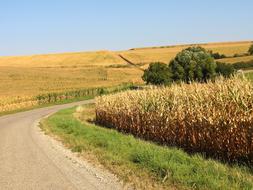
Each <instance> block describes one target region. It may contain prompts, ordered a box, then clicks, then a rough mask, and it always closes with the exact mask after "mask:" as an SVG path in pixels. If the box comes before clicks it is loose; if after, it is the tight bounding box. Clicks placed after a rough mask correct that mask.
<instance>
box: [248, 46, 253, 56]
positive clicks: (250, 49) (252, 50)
mask: <svg viewBox="0 0 253 190" xmlns="http://www.w3.org/2000/svg"><path fill="white" fill-rule="evenodd" d="M249 54H250V55H253V44H252V45H251V46H250V48H249Z"/></svg>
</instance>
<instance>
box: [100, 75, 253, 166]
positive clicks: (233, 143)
mask: <svg viewBox="0 0 253 190" xmlns="http://www.w3.org/2000/svg"><path fill="white" fill-rule="evenodd" d="M96 120H97V122H98V123H99V124H101V125H104V126H107V127H112V128H115V129H117V130H119V131H121V132H126V133H131V134H133V135H135V136H138V137H141V138H144V139H147V140H152V141H155V142H159V143H162V144H166V145H172V146H179V147H181V148H184V149H185V150H187V151H190V152H204V153H206V154H207V155H208V156H212V157H216V158H221V159H225V160H229V161H236V160H237V161H238V160H243V161H247V162H251V163H252V162H253V84H252V83H251V82H249V81H247V80H246V79H242V78H239V77H234V78H232V79H219V80H217V81H216V82H215V83H212V82H209V83H207V84H199V83H192V84H190V85H189V84H179V85H176V84H174V85H172V86H171V87H167V88H153V89H147V90H141V91H127V92H123V93H119V94H116V95H109V96H102V97H98V98H96Z"/></svg>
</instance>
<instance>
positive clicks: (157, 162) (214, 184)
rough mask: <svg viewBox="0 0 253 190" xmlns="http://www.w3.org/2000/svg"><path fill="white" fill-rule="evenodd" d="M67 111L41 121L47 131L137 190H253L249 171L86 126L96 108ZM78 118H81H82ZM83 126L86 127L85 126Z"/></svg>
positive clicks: (88, 124)
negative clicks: (79, 111) (77, 112)
mask: <svg viewBox="0 0 253 190" xmlns="http://www.w3.org/2000/svg"><path fill="white" fill-rule="evenodd" d="M75 111H76V109H75V108H72V109H67V110H63V111H60V112H58V113H57V114H55V115H52V116H51V117H49V118H48V119H46V120H44V121H42V125H41V127H42V129H43V130H44V131H45V132H46V133H48V134H52V135H55V136H57V138H59V139H60V140H62V141H63V143H64V144H65V145H66V146H67V147H69V148H71V149H72V150H73V151H75V152H80V154H81V155H82V156H83V157H85V158H86V159H88V160H90V161H91V162H94V163H95V164H96V163H100V164H102V165H103V166H104V167H106V168H107V169H109V170H110V171H112V172H113V173H115V174H116V175H118V176H119V177H120V178H121V179H123V180H124V181H125V182H128V183H132V184H133V185H134V186H135V187H136V188H137V189H252V188H253V175H252V171H249V169H247V168H246V167H245V168H244V167H239V166H228V165H226V164H222V163H220V162H218V161H214V160H211V159H208V160H206V159H204V158H202V157H201V156H200V155H193V156H190V155H188V154H186V153H185V152H183V151H181V150H179V149H176V148H168V147H162V146H158V145H156V144H154V143H149V142H146V141H143V140H139V139H136V138H134V137H133V136H129V135H124V134H122V133H119V132H117V131H115V130H111V129H106V128H102V127H99V126H96V125H93V124H90V123H88V122H86V120H89V119H92V117H93V114H94V108H93V107H92V106H88V107H85V108H83V110H82V111H81V113H79V114H77V115H76V112H75ZM77 117H78V118H79V119H77ZM81 121H82V122H81Z"/></svg>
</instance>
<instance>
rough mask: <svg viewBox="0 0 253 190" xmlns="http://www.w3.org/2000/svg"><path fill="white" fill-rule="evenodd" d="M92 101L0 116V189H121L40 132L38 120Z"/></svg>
mask: <svg viewBox="0 0 253 190" xmlns="http://www.w3.org/2000/svg"><path fill="white" fill-rule="evenodd" d="M91 102H92V100H87V101H82V102H77V103H71V104H65V105H57V106H52V107H48V108H40V109H36V110H32V111H26V112H22V113H17V114H12V115H7V116H2V117H0V189H1V190H2V189H3V190H8V189H11V190H16V189H17V190H37V189H38V190H40V189H43V190H44V189H45V190H51V189H52V190H65V189H87V190H93V189H94V190H95V189H101V190H102V189H103V190H104V189H105V190H106V189H108V190H109V189H114V190H116V189H122V184H121V183H120V182H118V180H117V178H116V177H115V176H114V175H112V174H110V173H109V172H107V171H103V170H102V169H101V168H98V167H94V166H92V165H91V164H89V163H87V162H86V161H84V160H82V159H80V158H78V156H77V155H75V154H73V153H72V152H71V151H69V150H68V149H66V148H64V147H63V146H62V144H61V143H60V142H58V141H56V140H54V139H52V138H50V137H48V136H46V135H44V133H43V132H41V131H40V129H39V127H38V123H39V120H40V119H42V118H43V117H45V116H47V115H50V114H53V113H55V112H57V111H58V110H61V109H64V108H69V107H73V106H75V105H82V104H88V103H91Z"/></svg>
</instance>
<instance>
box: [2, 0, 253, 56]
mask: <svg viewBox="0 0 253 190" xmlns="http://www.w3.org/2000/svg"><path fill="white" fill-rule="evenodd" d="M252 9H253V1H252V0H0V55H25V54H41V53H54V52H72V51H92V50H103V49H108V50H122V49H128V48H132V47H144V46H156V45H169V44H180V43H199V42H218V41H237V40H253V24H252V20H253V11H252Z"/></svg>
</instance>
